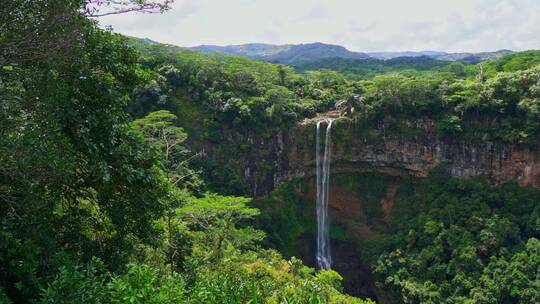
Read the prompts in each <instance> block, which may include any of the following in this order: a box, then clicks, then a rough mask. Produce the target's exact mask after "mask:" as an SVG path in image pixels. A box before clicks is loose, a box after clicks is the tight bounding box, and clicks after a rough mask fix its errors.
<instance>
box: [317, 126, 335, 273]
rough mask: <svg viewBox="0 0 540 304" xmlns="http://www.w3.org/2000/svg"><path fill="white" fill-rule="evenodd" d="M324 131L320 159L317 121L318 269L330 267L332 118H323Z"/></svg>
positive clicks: (319, 136)
mask: <svg viewBox="0 0 540 304" xmlns="http://www.w3.org/2000/svg"><path fill="white" fill-rule="evenodd" d="M324 122H326V123H327V125H326V132H325V140H324V154H323V157H322V161H321V134H320V133H321V132H320V129H321V123H323V121H319V122H317V131H316V132H317V133H316V147H315V152H316V154H315V155H316V166H317V168H316V175H317V198H316V200H317V204H316V205H317V252H316V255H315V259H316V262H317V267H318V268H319V269H330V268H331V267H332V255H331V252H330V231H329V230H330V229H329V228H330V222H329V218H328V197H329V189H330V158H331V130H332V120H331V119H329V120H325V121H324Z"/></svg>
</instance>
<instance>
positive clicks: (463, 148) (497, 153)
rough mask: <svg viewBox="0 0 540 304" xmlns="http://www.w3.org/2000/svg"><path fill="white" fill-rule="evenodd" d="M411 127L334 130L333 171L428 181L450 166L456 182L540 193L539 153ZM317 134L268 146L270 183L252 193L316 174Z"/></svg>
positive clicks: (301, 128) (285, 137) (299, 130)
mask: <svg viewBox="0 0 540 304" xmlns="http://www.w3.org/2000/svg"><path fill="white" fill-rule="evenodd" d="M408 124H409V125H410V127H411V130H413V131H414V132H411V133H413V135H411V134H407V135H401V134H399V133H390V132H389V131H387V129H388V125H387V124H386V125H385V123H384V122H383V123H381V125H379V126H376V127H374V128H370V129H359V128H358V126H355V125H354V124H352V123H348V122H340V121H338V122H337V123H335V127H333V130H332V132H333V138H332V154H333V155H332V168H331V170H332V172H333V173H340V172H379V173H382V174H386V175H392V176H404V175H412V176H417V177H427V176H428V175H429V173H430V171H432V170H433V169H434V168H436V167H438V166H441V165H444V167H445V168H446V170H447V172H448V173H449V174H450V175H451V176H454V177H475V176H483V177H485V178H487V179H488V180H489V181H491V182H492V183H494V184H498V183H501V182H505V181H516V182H517V183H519V184H520V185H523V186H525V185H532V186H534V187H538V188H540V151H539V150H538V148H534V149H533V148H530V147H527V146H520V145H509V144H506V145H504V144H499V143H494V142H489V141H476V142H466V141H463V140H456V139H453V138H451V137H446V138H441V137H439V136H438V135H437V133H436V132H435V130H434V125H433V122H432V121H430V120H428V119H423V120H418V121H414V122H408ZM314 134H315V125H314V124H313V122H308V123H304V124H299V125H298V126H297V127H295V128H292V129H290V130H287V131H284V132H280V133H279V134H276V136H275V139H273V140H271V141H268V142H267V143H265V144H264V146H265V147H266V149H271V150H272V151H273V152H274V153H271V154H270V155H272V158H273V162H272V163H273V168H272V169H271V170H270V171H269V172H267V174H266V175H267V176H266V178H262V179H261V178H260V177H259V178H258V179H248V183H249V184H250V187H251V189H252V190H255V191H253V193H252V194H253V195H254V196H262V195H264V194H266V193H268V192H269V191H271V190H273V189H274V188H275V187H276V186H277V185H278V184H280V183H281V182H283V181H285V180H288V179H291V178H296V177H308V176H312V175H314V174H315V171H314V169H315V151H314V150H315V143H314ZM251 164H254V162H251ZM256 170H257V168H250V169H249V171H251V172H255V171H256Z"/></svg>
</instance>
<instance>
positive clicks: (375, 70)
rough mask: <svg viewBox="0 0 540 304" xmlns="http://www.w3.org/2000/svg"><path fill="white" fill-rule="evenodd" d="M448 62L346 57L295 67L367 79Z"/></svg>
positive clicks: (423, 58) (415, 58) (422, 59)
mask: <svg viewBox="0 0 540 304" xmlns="http://www.w3.org/2000/svg"><path fill="white" fill-rule="evenodd" d="M449 64H450V62H448V61H443V60H438V59H435V58H432V57H429V56H419V57H397V58H392V59H386V60H383V59H377V58H367V59H347V58H325V59H321V60H314V61H310V62H307V63H305V64H299V65H297V66H296V68H297V69H298V70H299V71H308V70H319V69H328V70H334V71H338V72H342V73H344V74H346V75H348V76H349V77H352V78H356V79H369V78H372V77H374V76H376V75H381V74H385V73H390V72H400V73H401V72H405V71H407V70H408V71H413V70H414V71H416V72H418V73H421V72H422V71H430V70H432V69H434V68H440V67H444V66H447V65H449Z"/></svg>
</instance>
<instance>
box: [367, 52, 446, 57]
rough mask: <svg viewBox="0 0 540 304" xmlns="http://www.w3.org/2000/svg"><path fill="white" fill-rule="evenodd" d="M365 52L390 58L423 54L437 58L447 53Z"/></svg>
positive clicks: (421, 55) (422, 55) (420, 55)
mask: <svg viewBox="0 0 540 304" xmlns="http://www.w3.org/2000/svg"><path fill="white" fill-rule="evenodd" d="M367 54H368V55H369V56H370V57H373V58H377V59H392V58H398V57H424V56H427V57H432V58H437V57H440V56H444V55H448V53H446V52H438V51H420V52H411V51H405V52H368V53H367Z"/></svg>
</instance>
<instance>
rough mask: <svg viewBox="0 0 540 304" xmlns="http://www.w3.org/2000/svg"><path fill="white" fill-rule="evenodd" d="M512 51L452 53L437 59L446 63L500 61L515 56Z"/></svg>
mask: <svg viewBox="0 0 540 304" xmlns="http://www.w3.org/2000/svg"><path fill="white" fill-rule="evenodd" d="M513 53H514V52H513V51H510V50H498V51H495V52H482V53H450V54H445V55H442V56H438V57H436V58H437V59H439V60H446V61H457V60H459V61H463V62H466V63H478V62H480V61H484V60H492V59H498V58H500V57H502V56H504V55H508V54H513Z"/></svg>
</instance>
